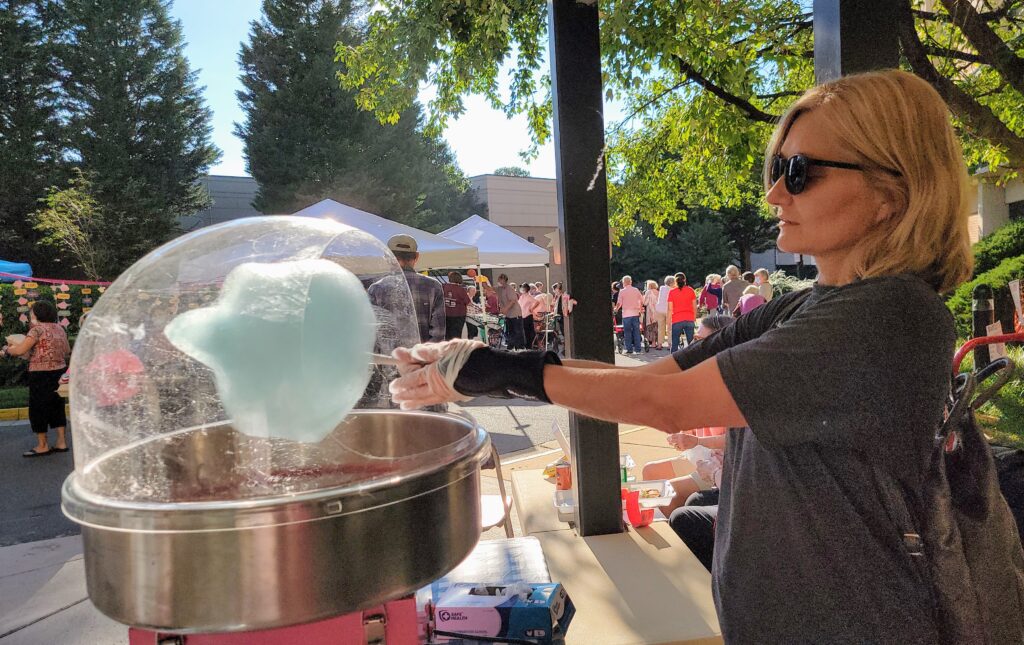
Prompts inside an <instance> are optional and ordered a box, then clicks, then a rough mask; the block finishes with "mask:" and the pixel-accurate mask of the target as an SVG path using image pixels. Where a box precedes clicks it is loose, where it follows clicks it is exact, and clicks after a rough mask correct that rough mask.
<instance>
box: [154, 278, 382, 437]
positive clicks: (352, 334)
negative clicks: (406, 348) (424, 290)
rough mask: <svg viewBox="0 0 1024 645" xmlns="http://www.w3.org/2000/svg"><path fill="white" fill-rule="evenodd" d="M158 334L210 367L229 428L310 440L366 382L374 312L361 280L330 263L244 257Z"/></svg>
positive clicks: (338, 417)
mask: <svg viewBox="0 0 1024 645" xmlns="http://www.w3.org/2000/svg"><path fill="white" fill-rule="evenodd" d="M164 334H165V335H166V336H167V338H168V340H170V341H171V343H172V344H174V346H175V347H177V348H178V349H180V350H181V351H182V352H184V353H185V354H187V355H189V356H191V357H192V358H195V359H196V360H198V361H200V362H201V363H203V364H204V365H206V366H208V367H209V368H210V369H211V370H213V373H214V379H215V382H216V385H217V391H218V393H219V394H220V398H221V402H222V403H223V405H224V409H225V411H226V412H227V413H228V414H229V415H230V416H231V418H232V422H233V425H234V427H235V428H236V429H237V430H239V431H241V432H244V433H246V434H249V435H253V436H259V437H267V436H274V437H282V438H285V439H293V440H296V441H306V442H315V441H320V440H322V439H323V438H324V437H325V436H327V434H329V433H330V432H331V431H332V430H333V429H334V428H336V427H337V425H338V424H339V423H341V421H342V419H344V418H345V415H347V414H348V413H349V411H350V410H351V409H352V407H353V406H354V405H355V404H356V402H358V401H359V398H360V397H361V396H362V394H363V391H364V390H365V388H366V384H367V383H368V381H369V377H370V364H369V361H370V358H369V354H370V353H371V352H372V351H373V347H374V340H375V338H376V318H375V316H374V313H373V308H372V307H371V305H370V301H369V298H368V297H367V295H366V291H365V289H363V286H362V284H361V283H360V282H359V279H358V278H357V277H356V276H355V275H353V274H352V273H351V272H350V271H348V270H347V269H345V268H343V267H341V266H339V265H337V264H335V263H333V262H330V261H328V260H319V259H317V260H299V261H295V262H281V263H275V264H259V263H248V264H240V265H239V266H237V267H235V268H234V269H233V270H232V271H231V272H230V273H229V274H228V275H227V277H226V278H225V279H224V284H223V287H222V290H221V293H220V297H219V298H218V299H217V301H216V302H215V303H214V304H213V305H212V306H210V307H205V308H202V309H195V310H192V311H187V312H185V313H182V314H180V315H178V316H177V317H175V318H174V320H172V321H171V322H170V324H168V325H167V327H166V328H165V330H164Z"/></svg>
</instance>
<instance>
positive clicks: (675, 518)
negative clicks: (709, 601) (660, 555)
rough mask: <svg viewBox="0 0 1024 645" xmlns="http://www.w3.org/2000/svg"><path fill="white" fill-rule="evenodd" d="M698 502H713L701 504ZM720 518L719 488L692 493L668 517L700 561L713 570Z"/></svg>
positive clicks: (674, 528)
mask: <svg viewBox="0 0 1024 645" xmlns="http://www.w3.org/2000/svg"><path fill="white" fill-rule="evenodd" d="M698 504H711V505H707V506H705V505H700V506H698ZM716 519H718V490H717V489H714V490H712V491H702V492H700V493H694V494H693V495H690V497H689V499H687V500H686V506H683V507H682V508H677V509H676V510H674V511H673V512H672V516H671V517H670V518H669V519H668V523H669V526H671V527H672V530H673V531H675V532H676V535H678V536H679V539H680V540H682V541H683V544H685V545H686V546H687V547H688V548H689V549H690V550H691V551H693V554H694V555H695V556H697V559H698V560H700V563H701V564H703V565H704V567H705V568H706V569H707V570H708V571H711V562H712V561H713V559H714V555H715V520H716Z"/></svg>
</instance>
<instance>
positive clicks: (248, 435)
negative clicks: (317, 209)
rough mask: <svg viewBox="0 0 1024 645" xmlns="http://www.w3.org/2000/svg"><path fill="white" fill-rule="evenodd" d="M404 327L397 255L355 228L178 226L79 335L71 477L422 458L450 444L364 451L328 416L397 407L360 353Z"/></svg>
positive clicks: (291, 468) (245, 477)
mask: <svg viewBox="0 0 1024 645" xmlns="http://www.w3.org/2000/svg"><path fill="white" fill-rule="evenodd" d="M325 260H327V261H330V263H332V264H331V266H329V267H324V266H323V262H324V261H325ZM311 263H312V264H311ZM296 267H298V268H297V269H296ZM310 267H312V269H310ZM336 267H341V270H337V269H336ZM311 271H312V272H311ZM310 276H312V277H310ZM323 276H327V278H324V277H323ZM353 276H354V278H356V279H358V283H356V282H355V281H354V280H353V279H352V278H353ZM325 280H326V281H325ZM346 281H347V282H346ZM282 285H285V287H284V288H283V287H282ZM339 285H340V286H339ZM352 285H355V287H354V288H353V287H352ZM346 289H348V291H346ZM346 299H347V300H346ZM367 312H372V316H371V317H370V318H369V325H368V326H367V325H366V324H365V323H366V321H367V319H366V317H365V315H369V314H368V313H367ZM172 321H173V324H172ZM183 321H188V322H189V324H190V325H191V326H189V325H185V324H184V323H183ZM184 327H188V329H186V331H185V332H182V331H181V328H184ZM367 327H368V328H369V330H370V331H369V332H368V333H369V336H368V337H367V336H366V334H365V333H364V332H365V329H366V328H367ZM197 330H198V331H197ZM165 332H167V333H165ZM172 338H173V341H172ZM182 339H184V340H182ZM416 342H418V332H417V324H416V315H415V312H414V309H413V305H412V299H411V297H410V294H409V289H408V286H407V283H406V281H405V279H404V277H403V276H402V270H401V268H400V267H399V265H398V263H397V262H396V260H395V258H394V256H393V255H392V254H391V253H390V252H389V251H388V249H387V247H386V246H385V245H384V244H382V243H381V242H380V241H379V240H377V239H375V238H374V237H372V236H370V235H369V234H367V233H364V232H362V231H359V230H356V229H354V228H351V227H349V226H345V225H343V224H339V223H337V222H334V221H330V220H319V219H314V218H303V217H283V216H275V217H257V218H248V219H240V220H235V221H232V222H228V223H225V224H222V225H219V226H213V227H209V228H204V229H201V230H199V231H196V232H194V233H191V234H188V235H185V236H182V237H181V238H178V239H176V240H174V241H172V242H170V243H168V244H166V245H164V246H162V247H161V248H159V249H157V250H155V251H153V252H152V253H150V254H148V255H147V256H146V257H144V258H143V259H141V260H140V261H139V262H137V263H136V264H135V265H134V266H132V267H131V268H130V269H129V270H128V271H126V272H125V273H124V274H122V275H121V276H120V277H119V278H118V279H117V281H116V282H114V284H113V285H111V286H110V287H109V288H108V289H107V291H106V293H105V294H104V295H103V298H101V299H100V300H99V301H98V302H97V305H96V307H95V308H94V309H93V310H92V312H91V313H90V315H89V317H88V319H87V320H86V322H85V324H84V327H83V329H82V331H81V334H80V335H79V337H78V340H77V343H76V344H75V348H74V353H73V355H72V359H71V375H72V376H71V399H70V400H71V427H72V430H73V432H74V437H75V442H74V443H75V446H74V450H75V469H76V470H75V474H74V475H73V476H72V477H73V485H74V488H75V490H76V491H77V493H78V494H79V495H85V496H89V497H96V498H97V499H99V498H102V499H105V500H114V501H123V502H141V503H167V502H213V501H225V500H253V499H258V498H265V497H271V496H279V495H290V494H295V493H302V492H308V491H314V490H320V489H323V488H329V487H332V486H342V485H348V484H352V483H353V482H359V481H366V480H372V479H375V478H387V477H393V476H394V475H395V474H396V472H397V471H400V470H401V471H405V470H408V469H415V468H417V467H418V466H420V465H423V464H428V463H430V462H431V461H434V462H436V459H437V454H430V453H431V452H435V453H440V452H444V451H446V450H448V449H450V448H451V446H433V447H431V448H430V450H428V451H427V452H426V453H416V454H412V453H410V454H399V453H398V452H395V451H392V452H391V453H388V454H384V453H383V452H382V453H381V454H378V455H373V454H366V453H365V452H360V451H359V450H358V449H355V448H353V447H352V446H351V445H349V443H348V442H347V441H346V432H345V423H343V422H342V420H343V418H344V414H345V412H346V411H347V410H348V409H349V408H353V407H354V408H394V407H396V406H393V405H391V401H390V395H389V393H388V389H387V386H388V383H389V382H390V380H391V378H393V376H394V373H393V370H394V368H390V367H382V366H374V365H372V364H371V363H370V357H369V355H368V354H369V351H370V350H372V351H374V352H377V353H380V354H390V352H391V350H392V349H394V348H395V347H397V346H411V345H413V344H415V343H416ZM183 349H184V350H185V351H183ZM225 366H226V367H225ZM346 388H348V390H346ZM353 388H356V390H355V393H354V394H353V393H352V390H353ZM289 411H290V412H289ZM232 412H234V414H232ZM332 414H333V415H340V418H336V419H332V416H331V415H332ZM236 419H237V422H236ZM243 419H244V423H242V420H243ZM295 419H299V420H300V421H294V420H295ZM325 420H326V421H325ZM324 423H329V427H327V426H324V427H319V426H322V425H323V424H324ZM311 426H317V427H318V428H319V429H315V428H313V429H311ZM324 428H326V429H324ZM363 443H365V442H363ZM70 483H71V480H69V484H70Z"/></svg>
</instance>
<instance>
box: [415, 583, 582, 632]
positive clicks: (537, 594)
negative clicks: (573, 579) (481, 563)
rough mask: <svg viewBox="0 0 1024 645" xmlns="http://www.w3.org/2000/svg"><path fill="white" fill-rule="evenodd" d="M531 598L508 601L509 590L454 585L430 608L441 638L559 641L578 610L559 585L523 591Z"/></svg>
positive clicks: (541, 586)
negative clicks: (528, 591)
mask: <svg viewBox="0 0 1024 645" xmlns="http://www.w3.org/2000/svg"><path fill="white" fill-rule="evenodd" d="M527 586H528V587H530V588H531V591H530V593H529V595H528V596H527V597H526V598H525V599H523V598H522V597H520V596H519V595H518V594H513V595H509V596H506V595H504V594H505V593H506V589H507V587H504V586H493V585H474V584H465V583H463V584H457V585H453V586H452V587H451V588H450V589H449V590H448V593H446V594H445V595H444V597H442V598H441V600H439V601H438V603H437V605H436V606H435V607H434V631H435V634H436V636H437V637H438V640H439V641H440V642H444V641H443V640H442V638H441V637H447V638H452V639H456V638H462V637H469V638H472V637H484V638H486V639H503V638H507V639H509V640H515V641H525V642H528V643H538V644H540V645H548V644H550V643H554V642H556V639H560V638H563V637H564V635H565V632H566V629H567V628H568V627H569V622H570V621H572V617H573V614H575V613H576V608H575V607H573V604H572V600H571V599H570V598H569V596H568V594H566V593H565V588H564V587H562V585H560V584H558V583H557V582H553V583H545V584H532V585H527Z"/></svg>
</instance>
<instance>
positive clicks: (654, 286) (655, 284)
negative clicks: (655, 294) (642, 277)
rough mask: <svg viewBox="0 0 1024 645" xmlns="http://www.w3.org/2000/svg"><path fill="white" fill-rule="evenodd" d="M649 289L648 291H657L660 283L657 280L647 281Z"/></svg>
mask: <svg viewBox="0 0 1024 645" xmlns="http://www.w3.org/2000/svg"><path fill="white" fill-rule="evenodd" d="M647 288H648V289H657V288H658V281H657V280H648V281H647Z"/></svg>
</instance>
